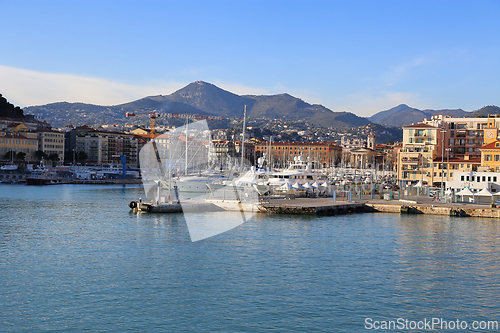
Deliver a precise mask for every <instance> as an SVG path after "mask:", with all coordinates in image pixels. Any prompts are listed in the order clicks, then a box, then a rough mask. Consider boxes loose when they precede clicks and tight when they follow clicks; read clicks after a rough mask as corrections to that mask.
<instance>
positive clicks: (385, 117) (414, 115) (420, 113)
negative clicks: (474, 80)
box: [369, 104, 470, 126]
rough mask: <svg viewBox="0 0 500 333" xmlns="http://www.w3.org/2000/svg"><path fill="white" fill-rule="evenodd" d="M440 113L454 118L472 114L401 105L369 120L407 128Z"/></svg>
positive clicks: (379, 113)
mask: <svg viewBox="0 0 500 333" xmlns="http://www.w3.org/2000/svg"><path fill="white" fill-rule="evenodd" d="M440 113H442V114H445V115H451V116H453V117H465V116H468V115H469V114H470V112H467V111H464V110H462V109H456V110H451V109H443V110H429V109H428V110H419V109H415V108H412V107H409V106H408V105H406V104H400V105H398V106H396V107H394V108H392V109H390V110H386V111H381V112H378V113H376V114H374V115H373V116H371V117H370V118H369V119H370V120H371V121H373V122H375V123H377V124H382V125H387V126H405V125H410V124H415V123H418V122H419V121H422V120H424V118H430V117H431V116H433V115H435V114H440Z"/></svg>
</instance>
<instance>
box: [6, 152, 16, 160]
mask: <svg viewBox="0 0 500 333" xmlns="http://www.w3.org/2000/svg"><path fill="white" fill-rule="evenodd" d="M15 156H16V152H15V151H12V150H11V151H8V152H7V153H5V155H4V159H6V160H9V161H12V160H13V159H14V157H15Z"/></svg>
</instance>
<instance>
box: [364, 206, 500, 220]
mask: <svg viewBox="0 0 500 333" xmlns="http://www.w3.org/2000/svg"><path fill="white" fill-rule="evenodd" d="M366 206H367V207H369V208H371V209H373V211H375V212H383V213H399V214H401V207H406V208H407V211H408V213H409V214H429V215H448V216H462V217H484V218H500V209H499V208H491V207H487V206H485V207H484V208H483V207H481V208H477V207H464V206H456V207H448V206H439V205H401V204H379V203H366Z"/></svg>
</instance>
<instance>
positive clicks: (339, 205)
mask: <svg viewBox="0 0 500 333" xmlns="http://www.w3.org/2000/svg"><path fill="white" fill-rule="evenodd" d="M365 211H366V209H365V203H357V202H346V201H337V202H334V201H333V199H332V198H296V199H269V200H268V201H264V202H262V203H261V204H260V205H259V213H266V214H298V215H339V214H349V213H361V212H365Z"/></svg>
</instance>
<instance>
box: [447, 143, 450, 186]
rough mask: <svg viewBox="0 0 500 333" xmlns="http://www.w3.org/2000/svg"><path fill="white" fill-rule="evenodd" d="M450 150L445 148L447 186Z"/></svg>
mask: <svg viewBox="0 0 500 333" xmlns="http://www.w3.org/2000/svg"><path fill="white" fill-rule="evenodd" d="M450 151H451V148H450V147H448V148H446V153H447V154H446V185H447V186H448V182H449V180H450Z"/></svg>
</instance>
